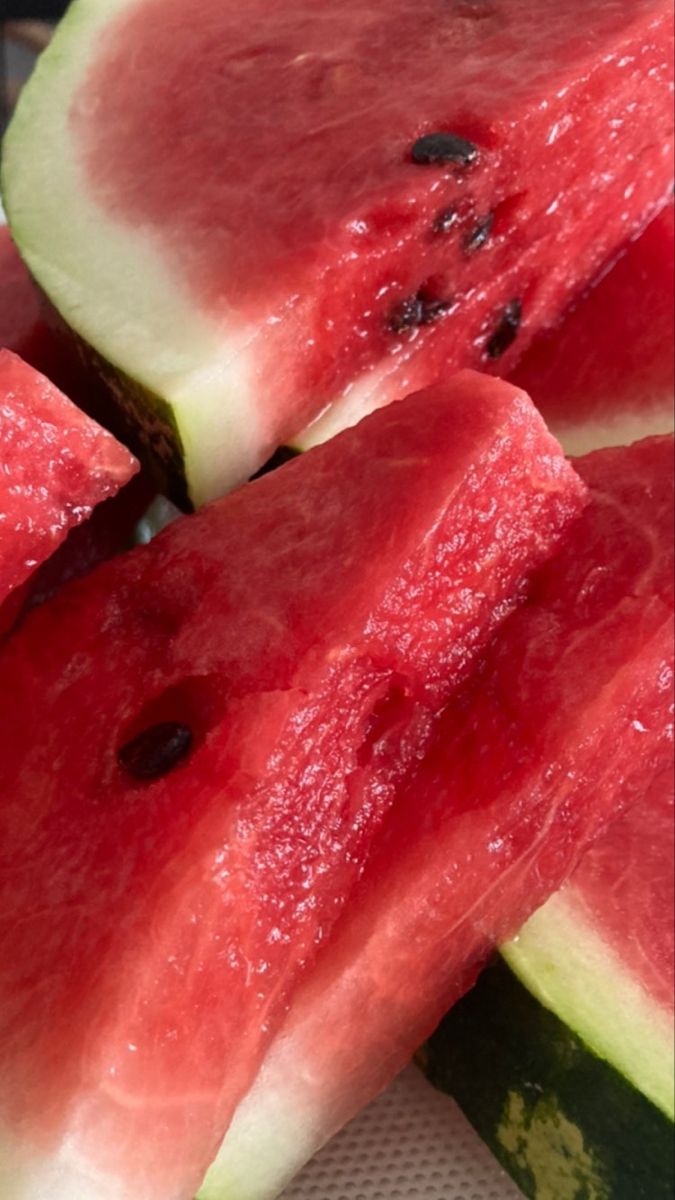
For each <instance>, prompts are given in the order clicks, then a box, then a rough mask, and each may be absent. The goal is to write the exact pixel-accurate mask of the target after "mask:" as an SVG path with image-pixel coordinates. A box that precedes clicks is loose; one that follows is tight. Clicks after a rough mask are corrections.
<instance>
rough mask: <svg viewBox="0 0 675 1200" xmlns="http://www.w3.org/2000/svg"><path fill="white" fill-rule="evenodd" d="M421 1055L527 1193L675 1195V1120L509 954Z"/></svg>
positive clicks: (664, 1199)
mask: <svg viewBox="0 0 675 1200" xmlns="http://www.w3.org/2000/svg"><path fill="white" fill-rule="evenodd" d="M605 1019H607V1020H610V1019H611V1018H608V1017H607V1014H605ZM421 1062H422V1066H423V1068H424V1070H425V1073H426V1074H427V1076H428V1077H429V1079H430V1080H431V1082H432V1083H433V1084H434V1085H435V1086H436V1087H438V1088H439V1089H440V1090H441V1091H444V1092H446V1093H448V1094H450V1095H451V1096H452V1097H453V1098H454V1099H455V1100H456V1101H457V1102H458V1104H459V1105H460V1107H461V1108H462V1110H463V1111H464V1113H465V1115H466V1116H467V1117H468V1119H469V1121H470V1122H471V1124H472V1125H473V1126H474V1127H475V1129H476V1130H477V1132H478V1133H479V1134H480V1136H481V1137H482V1139H483V1140H484V1141H485V1143H486V1144H487V1145H488V1146H489V1147H490V1149H491V1150H492V1152H493V1153H494V1154H495V1156H496V1157H497V1159H498V1160H499V1161H500V1163H501V1164H502V1166H503V1167H504V1168H505V1169H506V1171H508V1173H509V1174H510V1175H511V1177H512V1178H513V1179H514V1181H515V1182H516V1183H517V1184H518V1186H519V1187H520V1188H521V1190H522V1191H523V1192H524V1193H525V1195H526V1196H528V1197H530V1200H672V1181H673V1177H674V1174H675V1161H674V1156H673V1147H674V1139H673V1123H672V1120H671V1119H670V1118H669V1117H668V1116H666V1115H665V1113H664V1112H662V1111H661V1109H660V1108H658V1107H657V1106H656V1105H655V1104H653V1103H652V1102H651V1101H650V1100H649V1099H648V1098H647V1097H646V1096H645V1095H643V1093H642V1092H641V1091H640V1090H639V1089H638V1088H637V1087H635V1086H634V1085H633V1084H632V1083H631V1082H630V1081H629V1080H628V1079H626V1077H625V1076H624V1075H623V1074H622V1072H621V1071H620V1070H618V1069H617V1068H616V1067H615V1066H613V1065H612V1064H611V1063H610V1062H608V1061H606V1060H605V1059H603V1058H602V1057H600V1056H599V1055H598V1054H597V1052H596V1051H595V1050H594V1049H593V1048H592V1047H591V1046H589V1045H588V1043H587V1042H585V1041H584V1040H583V1038H581V1037H580V1036H579V1034H578V1033H576V1032H575V1031H574V1029H573V1028H571V1027H570V1026H569V1025H568V1024H566V1023H565V1021H563V1020H561V1019H560V1017H559V1016H557V1015H556V1013H555V1012H552V1011H551V1010H550V1009H549V1008H547V1007H546V1006H545V1005H544V1004H543V1003H541V1002H540V1000H539V999H538V998H537V997H536V996H535V995H533V994H532V992H531V991H529V990H528V988H527V986H525V984H524V983H522V982H521V980H520V979H519V978H518V976H517V975H516V973H515V972H514V971H513V970H512V969H511V968H510V966H509V964H508V963H507V962H506V960H505V959H504V958H502V957H499V958H498V959H496V961H495V963H494V964H493V965H492V966H491V967H490V968H488V970H487V971H485V972H484V974H483V976H482V977H481V979H480V980H479V982H478V984H477V986H476V987H475V988H474V989H473V991H472V992H470V993H469V994H468V995H467V996H466V997H465V998H464V999H463V1000H462V1001H461V1002H460V1003H459V1004H458V1005H456V1007H455V1008H454V1009H453V1011H452V1012H451V1013H450V1014H449V1016H448V1017H446V1019H445V1021H444V1022H443V1023H442V1025H441V1027H440V1029H439V1030H438V1031H437V1033H436V1034H435V1035H434V1037H433V1038H432V1039H431V1041H430V1042H429V1044H428V1046H427V1047H426V1048H425V1051H424V1054H423V1055H422V1056H421Z"/></svg>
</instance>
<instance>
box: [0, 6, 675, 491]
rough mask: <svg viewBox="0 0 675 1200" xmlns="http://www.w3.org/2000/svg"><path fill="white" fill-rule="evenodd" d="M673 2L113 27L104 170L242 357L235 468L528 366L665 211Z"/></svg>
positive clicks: (115, 193) (98, 161)
mask: <svg viewBox="0 0 675 1200" xmlns="http://www.w3.org/2000/svg"><path fill="white" fill-rule="evenodd" d="M670 9H671V6H670V4H669V3H666V0H596V3H594V4H593V6H592V7H591V8H590V9H589V6H588V4H585V3H580V2H579V0H562V2H560V3H557V4H556V5H555V6H551V5H550V4H549V3H548V2H547V0H493V2H490V3H487V4H486V3H482V2H481V3H479V2H478V0H476V2H475V3H474V2H472V0H469V2H468V3H467V2H465V0H450V2H449V0H415V2H414V3H413V2H412V0H372V2H371V3H370V4H368V5H365V6H364V4H363V3H362V0H344V2H343V3H341V4H339V5H332V6H329V8H326V6H325V5H317V4H316V3H314V0H305V2H304V3H301V4H299V5H294V6H293V9H292V11H290V12H289V10H288V8H287V6H285V5H279V4H275V3H271V0H252V3H251V4H249V5H248V6H247V8H246V13H245V17H242V10H241V6H240V5H239V4H235V3H234V2H233V0H218V2H217V3H214V2H213V0H194V2H193V3H190V4H189V5H188V4H186V3H185V0H135V2H134V3H131V4H128V3H127V4H124V6H123V7H122V10H121V12H120V13H119V14H117V15H116V16H115V17H114V18H113V17H111V20H110V24H109V25H108V26H107V27H106V37H105V39H101V38H99V40H98V44H97V46H96V50H95V51H94V52H93V55H92V62H91V65H90V69H89V72H88V76H87V82H86V86H84V87H83V89H82V90H81V91H80V92H79V93H77V94H76V96H75V99H74V102H73V107H72V112H71V123H70V131H71V133H72V136H73V139H74V146H75V148H76V153H77V155H78V166H79V169H80V170H81V172H82V175H83V178H84V179H86V180H87V183H88V186H89V188H90V191H91V195H92V197H93V198H94V200H95V202H96V203H97V204H98V205H99V207H100V211H101V212H102V213H103V214H104V216H105V219H106V220H110V221H111V222H112V223H113V224H114V226H115V227H116V228H117V229H119V227H123V228H127V229H129V230H130V231H131V230H133V231H135V230H137V229H138V228H142V229H144V230H147V231H151V232H152V239H153V242H152V244H153V247H154V248H155V250H157V251H158V252H159V253H160V254H161V256H162V260H163V264H164V267H165V268H166V269H167V270H168V272H169V273H170V275H171V276H173V277H174V278H175V280H176V282H177V284H179V285H180V287H181V288H183V289H187V293H188V294H189V295H190V296H191V297H192V308H193V310H195V311H202V312H203V314H204V317H205V319H206V320H208V322H209V328H210V329H211V330H213V329H217V328H218V329H220V330H221V333H220V336H221V337H222V345H223V356H222V357H223V362H226V363H230V362H232V361H234V359H235V358H236V355H237V354H239V353H240V358H241V380H246V385H245V386H246V388H247V389H248V394H249V400H248V405H247V410H246V430H245V431H242V439H241V440H242V446H241V454H242V455H243V458H242V459H241V461H236V462H235V463H234V464H233V465H232V464H227V465H226V464H225V460H224V458H223V462H222V464H221V469H222V472H223V475H226V474H227V471H228V470H230V469H232V470H234V472H235V474H236V475H237V476H238V477H239V478H244V477H245V476H246V474H247V473H249V474H250V473H251V472H252V471H253V470H254V469H255V468H256V467H258V466H260V465H261V463H262V462H263V461H264V460H265V458H266V457H267V456H268V455H269V454H270V453H271V451H272V450H273V449H274V448H275V446H276V445H278V444H279V443H280V442H281V441H283V440H284V439H293V438H294V437H295V435H298V434H299V433H300V431H301V430H302V429H303V427H304V426H306V425H307V424H308V423H309V422H312V421H313V420H314V419H315V418H317V417H318V416H319V414H322V413H323V414H324V417H323V419H322V421H320V422H319V424H318V426H317V427H316V430H312V431H310V432H309V433H308V434H307V435H304V436H306V437H308V438H309V439H310V441H311V440H312V439H314V440H316V439H318V438H320V437H323V436H326V435H327V434H328V433H330V432H334V431H335V429H336V428H339V427H342V426H344V424H345V423H348V422H350V421H355V420H357V419H358V418H359V417H360V416H361V415H363V412H364V411H367V410H368V409H370V408H372V407H375V406H377V405H380V404H383V403H385V402H386V401H387V400H388V399H391V398H394V397H398V396H401V395H405V394H407V393H408V392H410V391H411V390H414V389H415V388H417V387H421V386H425V385H426V384H428V383H430V382H432V381H433V380H434V379H436V378H438V377H439V375H442V374H444V373H445V372H447V370H448V369H449V368H450V369H452V368H459V367H464V366H477V365H483V366H484V367H485V368H488V369H489V368H490V366H491V365H492V366H494V367H495V369H498V370H499V371H500V373H502V374H503V373H504V372H505V371H507V370H508V369H509V367H510V366H512V365H513V363H514V362H515V359H516V357H517V356H518V355H519V354H520V353H521V352H522V349H523V348H524V347H525V345H526V344H527V342H528V340H529V339H530V338H531V336H532V334H533V333H534V332H535V331H536V330H538V329H539V328H541V327H542V326H546V325H548V324H551V323H553V322H554V321H555V320H556V319H557V317H558V315H559V313H560V311H561V310H562V309H563V308H564V306H565V304H566V303H567V302H568V300H569V299H570V297H571V296H573V295H574V294H575V293H576V292H577V291H578V289H579V287H580V285H583V284H584V283H586V282H587V281H588V280H589V279H591V278H592V277H594V275H596V274H597V272H598V271H600V270H601V269H603V268H604V266H605V264H606V262H607V261H608V259H610V258H611V257H612V256H613V255H614V253H615V252H616V250H617V248H618V247H619V246H620V245H622V244H623V243H624V242H625V241H626V240H627V239H628V238H629V237H630V236H631V235H632V234H633V233H634V232H635V231H636V229H637V228H639V227H640V225H641V224H642V223H643V222H644V221H645V220H646V218H647V216H648V215H649V214H650V212H652V211H654V209H655V206H658V205H659V204H660V203H661V202H663V200H664V198H665V195H666V193H667V190H668V187H669V184H670V181H671V178H672V140H673V137H672V135H673V115H672V101H671V89H670V83H671V79H672V66H671V62H670V57H671V56H670V49H669V48H670V45H671V42H672V13H671V11H670ZM130 60H132V61H133V62H134V71H133V73H132V72H130V71H129V70H128V63H129V61H130ZM158 64H161V67H160V70H161V79H159V80H158ZM195 64H198V66H196V65H195ZM120 79H124V86H123V87H121V86H119V81H120ZM186 80H189V86H187V87H186V86H183V85H184V83H185V81H186ZM637 95H639V97H640V102H639V104H638V103H637V102H636V99H635V97H636V96H637ZM437 132H439V133H441V134H443V135H445V136H446V137H447V135H448V134H449V133H452V134H454V135H457V136H458V137H460V138H461V139H463V141H462V142H460V143H459V144H454V145H455V151H454V159H453V161H452V162H450V163H447V162H445V163H441V164H439V163H437V162H436V163H431V164H428V163H421V164H420V162H419V161H416V159H419V158H420V157H421V156H422V157H423V155H424V153H425V149H426V150H428V144H427V143H421V144H420V143H418V139H420V138H421V137H423V136H426V135H431V134H435V133H437ZM467 144H468V145H467ZM444 145H445V147H446V149H447V143H445V144H444ZM458 147H459V148H458ZM214 164H216V167H215V169H214ZM20 218H21V213H20V212H17V223H18V224H19V225H20ZM27 248H28V250H29V251H30V246H28V247H27ZM56 299H57V302H58V297H56ZM77 315H78V314H74V316H75V318H76V323H77ZM80 315H82V314H80ZM78 328H79V326H78ZM97 348H99V349H102V351H103V352H105V347H104V346H103V345H101V346H98V345H97ZM114 361H118V360H117V359H115V360H114ZM130 373H131V374H133V371H131V372H130ZM242 386H244V384H243V383H242ZM169 399H170V397H169ZM194 403H195V404H196V403H197V399H196V398H195V400H194ZM331 405H333V406H334V408H333V410H331V411H328V412H327V413H326V409H327V406H331ZM226 406H227V397H226V396H225V395H224V397H223V421H224V422H225V421H226V416H225V408H226ZM183 420H184V421H185V427H186V429H188V431H189V428H190V424H191V418H190V415H189V414H183V413H181V414H180V415H179V424H180V423H181V422H182V421H183ZM227 421H228V422H229V421H230V418H229V417H227ZM217 425H218V421H217V420H216V422H215V426H217ZM215 426H214V428H213V429H211V432H210V434H209V437H210V440H211V441H213V437H214V436H217V433H216V432H215ZM227 427H228V438H229V439H230V442H231V445H232V446H233V447H236V446H238V441H239V434H238V433H237V432H236V431H233V430H232V429H231V428H230V425H229V424H228V426H227ZM244 433H245V436H244ZM194 436H197V435H196V434H195V435H194ZM253 437H254V440H255V446H254V447H252V445H251V439H252V438H253ZM188 440H192V439H190V438H189V439H188ZM206 449H207V448H205V450H206ZM234 452H235V451H234V450H233V453H234ZM247 456H248V458H247ZM244 459H247V460H246V461H244ZM221 485H222V480H221ZM217 486H218V485H217V484H216V483H214V480H213V478H209V480H208V481H207V480H204V479H202V480H201V481H200V482H199V483H198V485H197V490H198V491H199V489H205V491H206V492H207V493H209V491H210V492H211V494H212V492H213V489H214V487H217Z"/></svg>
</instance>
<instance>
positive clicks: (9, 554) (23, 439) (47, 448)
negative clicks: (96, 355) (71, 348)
mask: <svg viewBox="0 0 675 1200" xmlns="http://www.w3.org/2000/svg"><path fill="white" fill-rule="evenodd" d="M0 446H1V447H2V470H0V603H1V602H2V601H4V600H5V599H6V598H7V596H8V595H9V594H10V592H12V591H14V589H15V588H18V587H19V586H20V585H21V584H22V583H24V581H25V580H26V579H28V577H29V576H30V575H31V574H32V573H33V571H34V570H35V568H36V567H37V566H39V564H40V563H42V562H44V561H45V559H47V558H49V556H50V555H51V554H52V553H53V552H54V550H55V549H56V547H57V546H59V545H60V544H61V542H63V541H64V539H65V537H66V535H67V533H68V531H69V530H70V529H72V528H73V526H75V525H79V524H80V523H81V522H82V521H84V520H85V519H86V518H87V517H88V516H89V515H90V514H91V512H92V510H93V509H94V508H95V506H96V505H97V504H99V503H100V502H101V501H102V500H105V499H106V498H107V497H109V496H112V495H114V493H115V492H117V491H118V489H119V488H120V487H121V486H122V485H123V484H124V483H126V482H127V480H128V479H130V478H131V476H132V475H134V474H135V472H136V471H137V469H138V464H137V463H136V462H135V460H134V459H133V458H132V457H131V455H130V454H129V452H128V451H127V450H126V449H125V448H124V447H123V446H121V445H120V444H119V442H116V441H115V439H114V438H113V437H112V436H111V435H110V434H109V433H106V432H105V430H103V429H101V428H99V426H98V425H95V424H94V422H93V421H90V420H89V418H88V417H86V416H85V415H84V413H82V412H80V410H79V409H77V408H75V406H74V405H73V404H71V402H70V400H67V399H66V397H65V396H64V395H63V394H62V393H61V392H59V391H58V390H57V389H56V388H55V387H54V386H53V384H51V383H50V382H49V380H48V379H46V378H45V377H44V375H40V374H39V373H38V372H37V371H34V370H33V368H32V367H30V366H28V364H27V363H25V362H23V361H22V360H21V359H20V358H18V357H17V355H15V354H12V353H11V352H10V351H9V350H0Z"/></svg>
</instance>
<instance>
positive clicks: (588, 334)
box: [511, 203, 675, 454]
mask: <svg viewBox="0 0 675 1200" xmlns="http://www.w3.org/2000/svg"><path fill="white" fill-rule="evenodd" d="M674 328H675V218H674V210H673V205H672V203H671V204H669V205H668V206H667V207H666V208H665V209H664V210H663V212H662V213H661V214H660V215H659V216H658V217H657V218H656V219H655V220H654V221H652V222H651V224H650V225H649V226H648V227H647V229H646V230H645V232H644V233H643V234H642V236H641V237H639V238H638V239H637V240H636V241H635V242H633V243H631V245H629V246H628V248H627V249H626V251H625V253H624V254H623V256H622V257H621V259H620V260H619V262H618V263H617V264H616V266H615V267H613V269H612V270H611V271H610V272H609V274H608V275H607V276H606V277H605V278H604V279H603V280H602V281H601V282H600V283H599V284H598V285H597V286H596V287H595V288H593V289H592V290H591V291H590V292H589V293H588V295H586V296H585V297H583V298H582V299H581V300H580V301H579V303H578V304H577V305H576V306H575V307H574V308H573V310H572V311H571V312H570V313H569V315H568V316H567V317H566V319H565V320H564V321H563V322H562V324H561V325H560V327H559V328H557V329H554V330H551V331H550V332H548V333H546V334H543V335H541V336H540V337H538V338H537V339H536V340H535V342H534V344H533V345H532V347H531V348H530V350H529V351H528V352H527V353H526V354H525V356H524V358H523V359H522V361H521V362H519V363H518V365H517V366H516V368H515V370H514V371H513V372H512V373H511V379H512V381H513V382H514V383H516V384H517V385H518V386H519V387H522V388H523V389H524V390H525V391H526V392H527V393H528V395H530V396H532V398H533V400H534V401H535V403H536V404H537V406H538V408H539V409H540V411H541V412H542V414H543V416H544V419H545V420H546V422H547V424H548V426H549V428H550V429H552V430H553V432H554V433H555V435H556V437H558V438H559V439H560V441H561V443H562V444H563V446H564V448H565V450H566V451H567V453H568V454H585V453H587V452H588V451H590V450H595V449H599V448H601V447H603V446H612V445H620V444H623V443H629V442H632V441H635V440H636V439H637V438H638V437H646V436H648V435H649V434H660V433H669V432H671V431H672V428H673V419H674V417H675V378H674V376H675V355H674V354H673V329H674Z"/></svg>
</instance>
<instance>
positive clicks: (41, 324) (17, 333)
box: [0, 217, 51, 375]
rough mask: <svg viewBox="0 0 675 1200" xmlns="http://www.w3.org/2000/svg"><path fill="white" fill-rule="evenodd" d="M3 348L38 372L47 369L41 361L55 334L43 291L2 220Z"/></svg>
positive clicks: (0, 321)
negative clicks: (47, 318) (48, 322)
mask: <svg viewBox="0 0 675 1200" xmlns="http://www.w3.org/2000/svg"><path fill="white" fill-rule="evenodd" d="M0 349H6V350H13V351H14V353H15V354H18V355H20V357H21V358H24V359H25V360H26V362H29V363H30V364H31V366H34V367H36V368H37V369H38V370H44V369H45V367H44V364H43V361H41V360H42V359H43V358H44V357H45V355H47V356H49V354H50V351H51V335H50V333H49V329H48V327H47V325H46V323H45V321H44V319H43V313H42V306H41V303H40V295H39V292H38V290H37V288H36V287H35V284H34V283H33V281H32V280H31V277H30V275H29V274H28V271H27V270H26V267H25V266H24V264H23V262H22V260H21V257H20V255H19V252H18V250H17V249H16V246H15V245H14V242H13V241H12V238H11V234H10V232H9V229H8V228H7V226H6V225H3V224H2V218H1V217H0ZM36 360H37V361H36ZM46 373H47V374H48V375H49V374H50V372H49V371H47V372H46Z"/></svg>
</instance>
